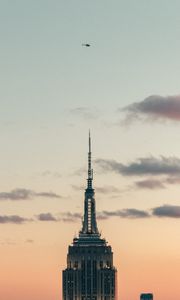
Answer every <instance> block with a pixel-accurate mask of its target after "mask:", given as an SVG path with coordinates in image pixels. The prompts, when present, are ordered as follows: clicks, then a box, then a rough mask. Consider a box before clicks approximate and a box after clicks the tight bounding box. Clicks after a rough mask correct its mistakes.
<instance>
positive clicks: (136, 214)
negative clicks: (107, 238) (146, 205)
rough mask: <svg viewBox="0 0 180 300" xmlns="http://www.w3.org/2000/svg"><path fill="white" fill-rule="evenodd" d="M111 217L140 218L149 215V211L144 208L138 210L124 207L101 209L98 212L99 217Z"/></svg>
mask: <svg viewBox="0 0 180 300" xmlns="http://www.w3.org/2000/svg"><path fill="white" fill-rule="evenodd" d="M111 217H120V218H129V219H139V218H140V219H141V218H148V217H150V214H149V212H146V211H144V210H138V209H135V208H125V209H122V210H116V211H102V212H99V213H98V218H99V219H108V218H111Z"/></svg>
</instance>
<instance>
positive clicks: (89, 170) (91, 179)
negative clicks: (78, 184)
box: [87, 130, 93, 189]
mask: <svg viewBox="0 0 180 300" xmlns="http://www.w3.org/2000/svg"><path fill="white" fill-rule="evenodd" d="M92 181H93V169H92V167H91V133H90V130H89V152H88V179H87V188H88V189H92Z"/></svg>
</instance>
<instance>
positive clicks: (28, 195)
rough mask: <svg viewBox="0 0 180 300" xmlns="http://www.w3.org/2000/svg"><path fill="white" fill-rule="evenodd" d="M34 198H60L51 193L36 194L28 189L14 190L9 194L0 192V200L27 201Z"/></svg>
mask: <svg viewBox="0 0 180 300" xmlns="http://www.w3.org/2000/svg"><path fill="white" fill-rule="evenodd" d="M34 197H45V198H61V196H59V195H57V194H55V193H53V192H40V193H37V192H35V191H33V190H28V189H20V188H17V189H14V190H12V191H10V192H1V193H0V200H12V201H16V200H29V199H32V198H34Z"/></svg>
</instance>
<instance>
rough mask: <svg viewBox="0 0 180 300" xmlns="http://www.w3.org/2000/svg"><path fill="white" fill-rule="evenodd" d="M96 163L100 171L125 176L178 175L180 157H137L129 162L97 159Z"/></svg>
mask: <svg viewBox="0 0 180 300" xmlns="http://www.w3.org/2000/svg"><path fill="white" fill-rule="evenodd" d="M95 162H96V164H97V165H98V166H99V167H100V169H101V170H102V171H106V172H108V171H112V172H115V173H119V174H121V175H125V176H142V175H154V176H156V175H173V176H175V175H180V159H179V158H177V157H164V156H161V157H160V158H155V157H153V156H150V157H145V158H138V159H137V160H136V161H134V162H131V163H129V164H126V165H125V164H122V163H119V162H117V161H115V160H106V159H97V160H96V161H95Z"/></svg>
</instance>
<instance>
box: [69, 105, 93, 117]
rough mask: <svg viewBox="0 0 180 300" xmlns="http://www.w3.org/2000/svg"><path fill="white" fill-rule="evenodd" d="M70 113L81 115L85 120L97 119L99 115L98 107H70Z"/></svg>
mask: <svg viewBox="0 0 180 300" xmlns="http://www.w3.org/2000/svg"><path fill="white" fill-rule="evenodd" d="M70 113H71V114H73V115H74V116H77V117H80V118H82V119H84V120H95V119H97V117H98V111H97V108H90V107H82V106H81V107H76V108H73V109H70Z"/></svg>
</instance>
